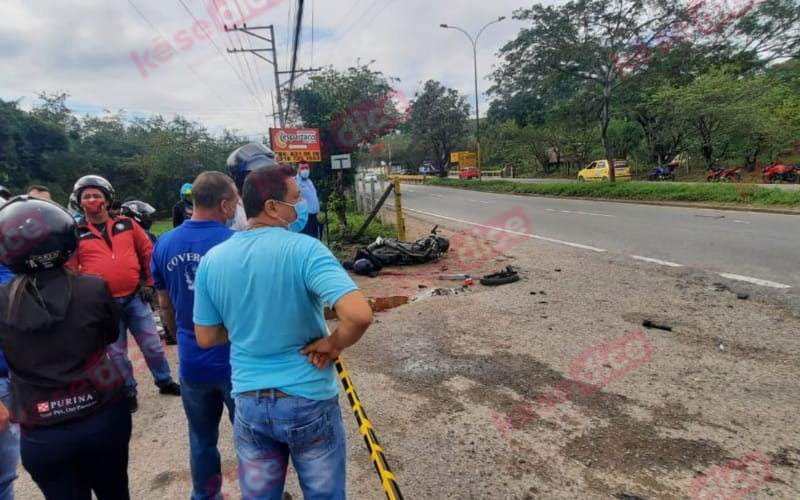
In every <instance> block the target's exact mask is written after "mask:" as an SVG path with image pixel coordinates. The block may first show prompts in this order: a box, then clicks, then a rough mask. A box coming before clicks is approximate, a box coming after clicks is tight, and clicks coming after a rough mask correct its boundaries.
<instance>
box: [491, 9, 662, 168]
mask: <svg viewBox="0 0 800 500" xmlns="http://www.w3.org/2000/svg"><path fill="white" fill-rule="evenodd" d="M676 13H677V8H676V7H675V6H674V4H673V3H672V2H668V1H666V0H576V1H572V2H569V3H567V4H565V5H563V6H547V7H545V6H543V5H541V4H537V5H534V6H533V7H531V8H530V9H521V10H518V11H516V12H515V13H514V18H515V19H519V20H522V21H529V22H530V23H531V26H530V27H528V28H524V29H522V30H521V31H520V33H519V35H518V36H517V38H516V39H514V40H512V41H511V42H509V43H507V44H506V45H505V46H503V47H502V48H501V49H500V53H501V54H502V55H503V58H504V63H503V65H502V67H501V68H500V69H499V70H498V71H497V72H496V73H495V79H496V80H497V81H498V86H500V87H503V86H506V85H510V86H511V93H512V94H513V93H514V91H515V90H517V91H518V89H519V88H527V89H533V91H534V92H535V93H538V92H539V91H542V92H544V90H545V88H546V84H547V82H548V81H551V80H552V79H554V78H558V77H561V78H563V79H568V80H570V81H572V82H575V83H576V84H583V85H585V88H587V89H589V90H590V91H591V92H592V93H593V95H595V96H596V99H597V100H598V101H599V104H600V105H599V116H598V117H597V119H598V121H599V123H600V140H601V143H602V145H603V149H604V151H605V156H606V159H608V161H609V162H610V163H611V164H613V151H612V147H611V144H610V143H609V140H608V126H609V123H610V121H611V111H612V109H611V108H612V97H613V95H614V91H615V89H616V88H617V87H618V86H619V85H621V84H622V83H623V82H624V81H625V80H624V78H623V76H624V73H623V72H621V68H620V64H619V61H620V55H621V54H624V53H625V52H626V51H628V50H630V47H631V46H632V45H644V46H649V44H651V43H652V42H653V41H654V40H655V39H657V38H658V37H661V36H663V34H664V33H665V32H666V31H667V30H668V29H669V27H670V26H671V25H672V24H673V23H674V22H675V19H676ZM610 180H611V181H612V182H613V181H614V169H610Z"/></svg>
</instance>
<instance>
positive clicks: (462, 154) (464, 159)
mask: <svg viewBox="0 0 800 500" xmlns="http://www.w3.org/2000/svg"><path fill="white" fill-rule="evenodd" d="M450 163H452V164H458V168H464V167H477V166H478V157H477V155H476V154H475V153H473V152H472V151H455V152H453V153H450Z"/></svg>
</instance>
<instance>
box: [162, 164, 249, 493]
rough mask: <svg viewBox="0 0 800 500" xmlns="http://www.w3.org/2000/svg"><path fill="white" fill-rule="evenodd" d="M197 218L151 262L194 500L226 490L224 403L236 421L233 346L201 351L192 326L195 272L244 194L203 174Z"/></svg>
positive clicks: (226, 232) (223, 234)
mask: <svg viewBox="0 0 800 500" xmlns="http://www.w3.org/2000/svg"><path fill="white" fill-rule="evenodd" d="M192 195H193V202H194V211H193V213H192V218H191V219H190V220H187V221H185V222H183V224H181V225H180V226H178V227H177V228H175V229H173V230H171V231H169V232H167V233H165V234H164V235H162V236H161V238H159V239H158V241H157V243H156V246H155V248H154V250H153V257H152V259H151V261H150V269H151V271H152V274H153V282H154V284H155V288H156V289H157V290H158V299H159V304H160V306H161V310H162V312H163V317H164V320H165V321H166V322H167V327H168V328H169V331H172V332H177V336H178V359H179V361H180V362H179V367H180V378H181V398H182V399H183V408H184V410H185V411H186V418H187V419H188V420H189V457H190V461H189V463H190V465H191V470H192V489H193V491H192V499H195V500H197V499H204V498H217V496H218V495H219V494H220V491H221V489H222V475H221V465H220V455H219V451H218V450H217V439H218V437H219V422H220V417H221V416H222V411H223V405H224V406H227V408H228V417H229V418H230V419H231V423H233V415H234V406H233V399H232V397H231V366H230V361H229V358H230V346H229V345H228V344H224V345H220V346H217V347H214V348H211V349H201V348H199V347H198V345H197V341H196V340H195V335H194V323H193V322H192V309H193V306H194V290H195V274H196V272H197V267H198V266H199V265H200V260H201V258H202V257H203V256H204V255H205V254H206V252H208V250H209V249H211V247H213V246H215V245H217V244H219V243H221V242H223V241H225V240H227V239H228V238H230V237H231V236H232V235H233V230H231V229H229V228H228V227H226V225H225V223H226V221H227V220H228V219H232V218H233V216H234V214H235V212H236V204H237V202H238V198H239V196H238V195H237V194H236V187H235V185H234V184H233V180H231V178H230V177H228V176H226V175H225V174H223V173H221V172H203V173H201V174H200V175H199V176H197V179H195V181H194V184H192Z"/></svg>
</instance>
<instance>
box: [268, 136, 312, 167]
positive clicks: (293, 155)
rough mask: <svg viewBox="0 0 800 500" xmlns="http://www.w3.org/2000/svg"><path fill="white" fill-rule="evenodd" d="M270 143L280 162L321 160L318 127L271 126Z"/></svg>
mask: <svg viewBox="0 0 800 500" xmlns="http://www.w3.org/2000/svg"><path fill="white" fill-rule="evenodd" d="M269 137H270V144H271V145H272V150H273V151H275V155H276V156H277V157H278V161H279V162H281V163H298V162H318V161H322V154H321V153H320V139H319V129H316V128H271V129H269Z"/></svg>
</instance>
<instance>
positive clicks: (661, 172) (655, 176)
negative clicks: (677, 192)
mask: <svg viewBox="0 0 800 500" xmlns="http://www.w3.org/2000/svg"><path fill="white" fill-rule="evenodd" d="M674 170H675V167H674V166H672V165H669V166H666V167H662V166H658V167H656V168H654V169H653V171H652V172H651V173H650V175H649V176H648V177H647V178H648V179H650V180H651V181H674V180H675V174H674V173H673V171H674Z"/></svg>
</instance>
